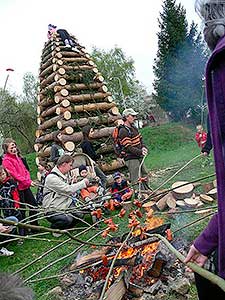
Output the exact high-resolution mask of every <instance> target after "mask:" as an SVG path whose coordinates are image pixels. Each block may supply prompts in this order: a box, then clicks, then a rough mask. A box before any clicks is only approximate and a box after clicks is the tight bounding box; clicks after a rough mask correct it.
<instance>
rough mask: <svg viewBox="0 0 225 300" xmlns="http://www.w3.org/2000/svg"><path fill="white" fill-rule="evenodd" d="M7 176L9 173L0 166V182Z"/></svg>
mask: <svg viewBox="0 0 225 300" xmlns="http://www.w3.org/2000/svg"><path fill="white" fill-rule="evenodd" d="M7 177H9V173H8V172H7V170H6V169H5V168H4V167H3V166H0V182H1V183H2V182H4V181H5V180H6V178H7Z"/></svg>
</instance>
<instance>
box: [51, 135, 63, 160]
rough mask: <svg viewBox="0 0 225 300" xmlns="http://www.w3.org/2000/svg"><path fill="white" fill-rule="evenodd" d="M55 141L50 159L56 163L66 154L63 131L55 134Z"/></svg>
mask: <svg viewBox="0 0 225 300" xmlns="http://www.w3.org/2000/svg"><path fill="white" fill-rule="evenodd" d="M53 139H54V143H53V144H52V146H51V153H50V161H51V162H53V163H54V165H55V164H56V162H57V160H58V159H59V157H61V156H62V155H64V154H65V149H64V145H63V142H62V133H61V132H57V133H55V134H54V136H53Z"/></svg>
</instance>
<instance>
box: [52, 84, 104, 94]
mask: <svg viewBox="0 0 225 300" xmlns="http://www.w3.org/2000/svg"><path fill="white" fill-rule="evenodd" d="M64 88H65V89H67V90H68V91H77V90H78V91H79V90H89V89H100V88H101V89H102V90H104V92H107V87H106V86H105V85H104V84H103V83H100V82H97V83H91V84H84V83H77V84H70V85H66V86H64ZM105 88H106V91H105ZM61 89H62V87H61V86H55V87H54V92H55V93H57V92H60V90H61Z"/></svg>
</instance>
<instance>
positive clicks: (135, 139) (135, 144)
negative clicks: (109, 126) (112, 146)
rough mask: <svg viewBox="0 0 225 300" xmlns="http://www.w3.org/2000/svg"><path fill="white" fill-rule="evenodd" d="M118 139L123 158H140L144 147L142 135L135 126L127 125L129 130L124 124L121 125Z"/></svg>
mask: <svg viewBox="0 0 225 300" xmlns="http://www.w3.org/2000/svg"><path fill="white" fill-rule="evenodd" d="M119 140H120V144H121V145H122V147H123V151H125V153H126V154H125V156H124V159H125V160H129V159H135V158H142V157H143V155H142V148H143V147H144V144H143V141H142V136H141V134H140V133H139V132H138V129H137V128H136V127H135V126H131V127H129V130H128V129H127V128H126V126H122V127H121V129H120V131H119Z"/></svg>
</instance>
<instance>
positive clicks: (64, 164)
mask: <svg viewBox="0 0 225 300" xmlns="http://www.w3.org/2000/svg"><path fill="white" fill-rule="evenodd" d="M73 161H74V159H73V157H72V156H70V155H68V154H65V155H62V156H61V157H60V158H59V159H58V160H57V163H56V166H57V168H58V169H59V170H60V172H61V173H62V174H67V173H69V172H70V171H71V170H72V169H73Z"/></svg>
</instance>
